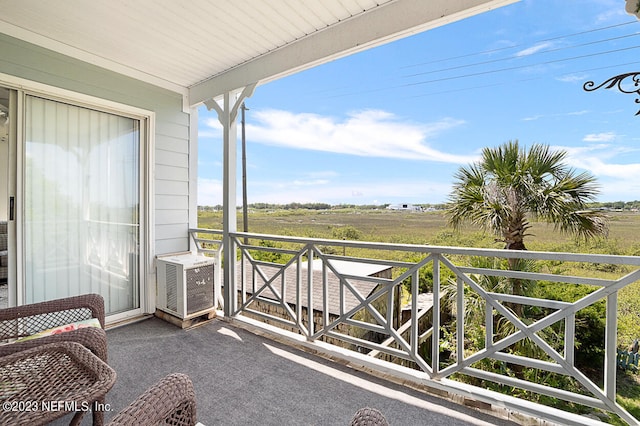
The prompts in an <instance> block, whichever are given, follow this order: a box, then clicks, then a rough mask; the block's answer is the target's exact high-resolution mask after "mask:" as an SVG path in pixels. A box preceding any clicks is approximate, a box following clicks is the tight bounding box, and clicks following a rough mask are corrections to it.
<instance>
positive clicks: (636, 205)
mask: <svg viewBox="0 0 640 426" xmlns="http://www.w3.org/2000/svg"><path fill="white" fill-rule="evenodd" d="M390 205H391V204H328V203H289V204H271V203H253V204H249V208H250V209H252V210H332V209H358V210H381V209H386V208H387V207H389V206H390ZM414 205H415V206H420V207H422V208H423V209H424V210H444V209H446V208H447V204H446V203H439V204H414ZM589 207H591V208H593V209H610V210H640V200H635V201H612V202H606V203H599V202H598V203H590V204H589ZM238 208H240V207H238ZM198 209H199V210H202V211H217V210H222V205H221V204H217V205H215V206H198Z"/></svg>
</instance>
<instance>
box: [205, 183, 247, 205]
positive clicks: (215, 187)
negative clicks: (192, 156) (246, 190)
mask: <svg viewBox="0 0 640 426" xmlns="http://www.w3.org/2000/svg"><path fill="white" fill-rule="evenodd" d="M240 200H242V198H240ZM217 204H222V181H221V180H218V179H205V178H199V179H198V205H200V206H215V205H217Z"/></svg>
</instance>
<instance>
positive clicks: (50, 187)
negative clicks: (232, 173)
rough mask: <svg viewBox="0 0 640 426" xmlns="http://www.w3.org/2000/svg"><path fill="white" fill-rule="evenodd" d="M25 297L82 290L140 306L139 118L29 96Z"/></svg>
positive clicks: (122, 306)
mask: <svg viewBox="0 0 640 426" xmlns="http://www.w3.org/2000/svg"><path fill="white" fill-rule="evenodd" d="M24 103H25V108H24V111H25V116H24V118H25V120H24V122H25V134H24V140H25V145H24V155H23V165H22V169H23V194H24V200H23V206H24V214H23V220H24V222H23V230H24V231H23V232H24V234H23V235H24V241H23V244H22V246H23V263H24V282H25V287H24V301H25V303H31V302H38V301H42V300H50V299H54V298H58V297H65V296H70V295H76V294H82V293H89V292H93V293H99V294H102V295H103V296H104V297H105V302H106V310H107V314H108V315H109V314H116V313H119V312H125V311H130V310H132V309H136V308H139V307H140V276H139V275H140V274H139V268H138V265H139V248H140V240H141V228H140V217H141V203H140V199H141V195H140V187H141V186H140V169H141V167H140V165H141V163H140V147H141V139H142V138H141V126H140V120H138V119H134V118H130V117H125V116H120V115H116V114H111V113H108V112H102V111H97V110H93V109H89V108H85V107H81V106H77V105H70V104H67V103H64V102H59V101H55V100H51V99H45V98H41V97H37V96H29V95H27V96H25V101H24Z"/></svg>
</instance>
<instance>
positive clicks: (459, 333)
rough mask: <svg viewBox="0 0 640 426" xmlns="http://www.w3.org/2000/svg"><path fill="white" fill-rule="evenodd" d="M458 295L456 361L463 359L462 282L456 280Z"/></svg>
mask: <svg viewBox="0 0 640 426" xmlns="http://www.w3.org/2000/svg"><path fill="white" fill-rule="evenodd" d="M457 284H458V294H457V296H458V297H457V298H456V360H457V362H458V363H461V362H462V361H463V359H464V281H462V278H460V277H458V278H457Z"/></svg>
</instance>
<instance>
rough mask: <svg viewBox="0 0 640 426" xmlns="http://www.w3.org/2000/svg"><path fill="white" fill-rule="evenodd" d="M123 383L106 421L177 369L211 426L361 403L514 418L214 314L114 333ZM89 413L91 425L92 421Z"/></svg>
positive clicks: (484, 419) (467, 420)
mask: <svg viewBox="0 0 640 426" xmlns="http://www.w3.org/2000/svg"><path fill="white" fill-rule="evenodd" d="M107 336H108V342H109V364H110V365H111V366H112V367H113V368H114V369H115V370H116V372H117V375H118V378H117V381H116V384H115V386H114V387H113V388H112V389H111V391H110V392H109V393H108V394H107V401H106V402H107V403H108V404H110V405H111V409H112V412H110V413H107V415H106V420H107V421H108V420H109V419H110V418H111V417H113V415H115V413H117V412H119V411H120V410H122V409H123V408H124V407H125V406H126V405H128V404H129V403H130V402H131V401H133V400H134V399H135V398H136V397H137V396H138V395H139V394H140V393H142V392H143V391H144V390H145V389H147V388H148V387H149V386H151V385H152V384H154V383H155V382H157V381H158V380H160V379H161V378H162V377H164V376H165V375H167V374H170V373H172V372H180V373H185V374H188V375H189V376H190V377H191V379H192V380H193V383H194V387H195V392H196V398H197V404H198V405H197V412H198V421H199V422H201V423H203V424H204V425H206V426H212V425H348V424H349V422H350V421H351V418H352V417H353V414H354V413H355V412H356V410H358V409H359V408H361V407H365V406H368V407H374V408H377V409H379V410H380V411H381V412H382V413H383V414H384V415H385V417H386V418H387V420H388V422H389V424H390V425H439V426H445V425H452V426H454V425H460V426H462V425H505V426H506V425H514V423H512V422H509V421H506V420H504V419H499V418H496V417H492V416H489V415H486V414H484V413H480V412H478V411H475V410H473V409H471V408H468V407H464V406H461V405H459V404H455V403H453V402H450V401H447V400H444V399H441V398H438V397H435V396H431V395H426V394H424V393H421V392H418V391H415V390H412V389H409V388H406V387H403V386H400V385H398V384H394V383H390V382H387V381H385V380H382V379H380V378H377V377H374V376H371V375H368V374H366V373H363V372H360V371H356V370H353V369H351V368H349V367H346V366H344V365H341V364H338V363H334V362H331V361H329V360H326V359H324V358H321V357H318V356H314V355H311V354H309V353H307V352H304V351H301V350H298V349H296V348H293V347H290V346H287V345H283V344H281V343H278V342H275V341H273V340H270V339H268V338H266V337H263V336H259V335H257V334H254V333H251V332H249V331H247V330H245V329H243V328H238V327H235V326H233V325H232V324H230V323H228V322H225V321H222V320H218V319H216V320H213V321H211V322H209V323H207V324H204V325H201V326H198V327H195V328H192V329H190V330H182V329H180V328H178V327H175V326H174V325H171V324H169V323H166V322H164V321H162V320H160V319H157V318H152V319H148V320H145V321H142V322H139V323H135V324H131V325H127V326H123V327H119V328H115V329H113V330H109V331H108V332H107ZM90 418H91V416H90V415H88V416H85V418H84V420H83V424H90Z"/></svg>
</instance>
